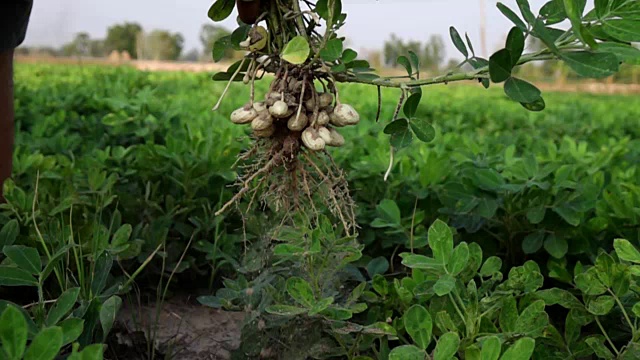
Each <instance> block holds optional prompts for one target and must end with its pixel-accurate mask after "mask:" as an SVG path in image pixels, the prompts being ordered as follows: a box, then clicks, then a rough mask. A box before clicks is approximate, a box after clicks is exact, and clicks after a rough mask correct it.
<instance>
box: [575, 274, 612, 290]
mask: <svg viewBox="0 0 640 360" xmlns="http://www.w3.org/2000/svg"><path fill="white" fill-rule="evenodd" d="M574 282H575V284H576V286H577V287H578V289H580V290H581V291H582V292H583V293H584V294H585V295H602V294H604V293H605V292H606V291H607V287H606V286H604V284H602V282H601V281H600V279H598V277H597V275H596V270H595V269H594V268H591V269H589V270H587V271H586V272H583V273H580V274H577V275H576V276H575V278H574Z"/></svg>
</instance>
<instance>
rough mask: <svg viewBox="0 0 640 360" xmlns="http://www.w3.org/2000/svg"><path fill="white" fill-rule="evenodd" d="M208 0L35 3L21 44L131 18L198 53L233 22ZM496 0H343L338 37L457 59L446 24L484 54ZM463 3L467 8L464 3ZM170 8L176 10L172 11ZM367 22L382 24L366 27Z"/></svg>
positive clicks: (494, 33) (101, 31)
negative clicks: (217, 29) (436, 51)
mask: <svg viewBox="0 0 640 360" xmlns="http://www.w3.org/2000/svg"><path fill="white" fill-rule="evenodd" d="M483 1H484V4H485V14H486V18H487V21H486V22H487V26H486V38H487V52H488V53H483V52H482V49H481V41H480V35H479V34H480V23H481V21H480V18H479V16H478V13H479V11H480V4H481V3H482V2H483ZM589 2H592V0H589ZM212 3H213V1H211V0H195V1H189V2H184V3H178V1H177V0H139V1H136V2H131V1H126V0H113V1H111V2H109V3H103V2H99V3H98V2H93V1H92V2H86V1H83V0H48V1H47V2H44V1H35V2H34V7H33V11H32V16H31V20H30V24H29V28H28V31H27V35H26V38H25V41H24V43H23V44H22V46H25V47H43V46H52V47H55V48H59V47H61V46H63V45H64V44H66V43H68V42H70V41H71V40H72V39H73V37H74V36H75V35H76V34H77V33H80V32H86V33H88V34H89V36H90V37H91V38H92V39H104V38H105V37H106V33H107V28H108V27H109V26H111V25H115V24H121V23H124V22H135V23H138V24H140V25H141V26H142V28H143V29H144V31H145V32H147V31H151V30H155V29H163V30H168V31H170V32H172V33H175V32H178V33H180V34H181V35H182V36H183V37H184V47H183V49H182V53H183V54H184V53H187V52H189V51H191V50H193V49H197V50H198V51H199V52H202V45H201V44H200V40H199V32H200V29H201V28H202V26H203V25H204V24H216V25H221V26H223V27H225V28H227V29H229V30H233V29H234V28H235V27H236V26H237V25H236V23H235V17H236V14H237V12H236V11H235V10H234V12H233V14H232V16H231V17H229V18H228V19H226V20H225V21H222V22H220V23H214V22H213V21H211V20H210V19H209V18H208V17H207V10H208V9H209V7H210V5H211V4H212ZM496 3H497V1H489V0H404V1H393V0H378V1H376V0H343V11H344V12H346V13H347V14H348V18H347V24H346V25H345V27H344V28H343V29H342V35H344V36H346V37H347V39H348V41H349V43H350V45H351V47H353V48H354V49H355V50H357V51H359V52H360V51H367V50H369V51H371V50H381V49H382V48H383V45H384V42H385V41H386V40H388V39H389V37H390V36H391V34H395V35H396V36H398V37H399V38H401V39H403V40H404V41H411V40H416V41H420V42H422V43H424V42H425V41H426V40H427V39H428V38H429V36H431V35H433V34H438V35H440V36H442V37H443V39H444V41H445V45H446V59H447V60H449V59H452V58H454V59H455V58H459V57H460V54H459V53H458V52H457V51H456V50H455V47H454V46H453V44H452V43H451V40H450V37H449V27H450V26H455V27H456V28H457V29H458V31H459V32H460V33H461V34H464V33H465V32H467V33H469V36H470V37H471V40H472V42H473V44H474V47H475V50H476V53H477V54H478V55H479V56H484V57H488V56H489V55H490V53H491V52H493V51H494V50H497V49H498V48H500V47H501V46H502V44H503V42H504V38H505V37H506V34H507V33H508V31H509V29H510V28H511V27H512V26H513V24H511V22H509V20H507V19H506V18H505V17H504V16H503V15H502V14H501V13H500V12H499V11H498V9H497V8H496V6H495V4H496ZM504 3H505V4H506V5H507V6H509V7H511V8H512V9H513V10H514V11H516V12H518V11H517V5H516V1H515V0H506V1H504ZM544 3H545V0H531V6H532V9H533V10H534V11H537V10H538V9H539V8H540V7H541V6H542V5H543V4H544ZM467 4H468V5H469V6H466V7H465V5H467ZM408 7H410V8H408ZM123 8H126V9H127V11H126V15H125V12H123V11H121V10H122V9H123ZM176 8H178V9H180V11H176ZM150 9H152V10H150ZM427 12H432V13H434V14H436V15H434V16H432V17H429V19H428V20H429V21H427V22H424V19H423V17H424V14H426V13H427ZM96 14H99V15H96ZM441 14H452V15H451V16H441ZM389 19H391V20H390V21H389ZM371 24H385V25H386V26H375V27H372V26H371ZM415 24H421V26H422V27H421V28H420V29H416V25H415Z"/></svg>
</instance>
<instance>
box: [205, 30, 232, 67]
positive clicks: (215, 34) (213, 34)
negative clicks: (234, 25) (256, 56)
mask: <svg viewBox="0 0 640 360" xmlns="http://www.w3.org/2000/svg"><path fill="white" fill-rule="evenodd" d="M230 34H231V32H230V31H229V30H227V29H225V28H224V27H222V26H217V25H211V24H205V25H202V28H201V29H200V42H201V43H202V48H203V57H204V58H205V59H211V51H212V49H213V44H214V43H215V42H216V41H217V40H218V39H220V38H221V37H225V36H227V35H230ZM231 58H233V49H227V50H225V53H224V57H223V59H231Z"/></svg>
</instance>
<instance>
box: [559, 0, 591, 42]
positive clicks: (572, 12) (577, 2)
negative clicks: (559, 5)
mask: <svg viewBox="0 0 640 360" xmlns="http://www.w3.org/2000/svg"><path fill="white" fill-rule="evenodd" d="M585 4H586V2H585V1H584V0H564V10H565V13H566V14H567V17H568V18H569V21H571V28H572V29H573V33H574V34H575V35H576V36H577V37H578V39H580V40H581V41H582V42H583V43H584V44H587V41H586V40H585V38H584V35H583V33H582V14H583V13H584V7H585Z"/></svg>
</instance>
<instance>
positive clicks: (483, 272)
mask: <svg viewBox="0 0 640 360" xmlns="http://www.w3.org/2000/svg"><path fill="white" fill-rule="evenodd" d="M500 269H502V259H500V258H499V257H497V256H492V257H490V258H488V259H487V260H486V261H485V262H484V265H482V268H480V276H484V277H490V276H493V275H494V274H497V273H499V272H500Z"/></svg>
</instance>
